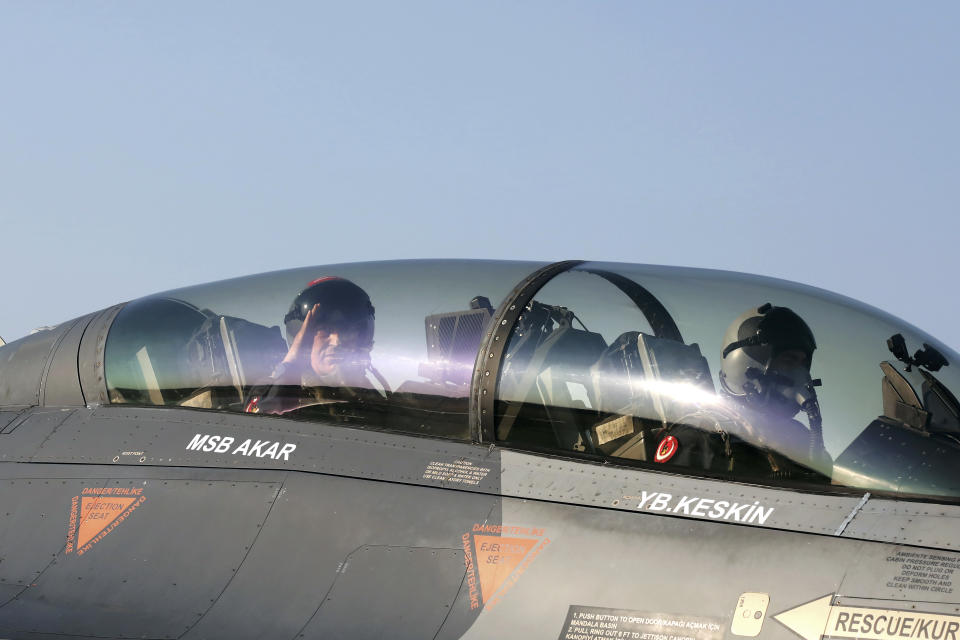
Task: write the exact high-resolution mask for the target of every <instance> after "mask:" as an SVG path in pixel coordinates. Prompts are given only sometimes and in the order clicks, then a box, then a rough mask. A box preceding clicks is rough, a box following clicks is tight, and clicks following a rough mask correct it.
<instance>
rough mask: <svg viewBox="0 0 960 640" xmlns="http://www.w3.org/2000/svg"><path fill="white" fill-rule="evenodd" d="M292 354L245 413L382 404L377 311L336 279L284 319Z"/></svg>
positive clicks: (303, 295) (301, 297) (319, 283)
mask: <svg viewBox="0 0 960 640" xmlns="http://www.w3.org/2000/svg"><path fill="white" fill-rule="evenodd" d="M283 321H284V326H285V327H286V338H287V344H288V345H289V347H290V348H289V350H288V351H287V354H286V356H284V358H283V360H281V361H280V363H279V364H278V365H277V366H276V367H275V368H274V370H273V373H272V375H271V376H270V380H269V381H267V383H265V384H264V385H261V386H259V387H257V388H255V389H254V390H253V392H252V393H251V394H250V396H249V399H248V400H247V402H246V409H245V410H246V412H247V413H271V414H283V413H288V412H291V411H296V410H298V409H303V408H305V407H317V406H327V405H329V407H330V409H331V413H332V414H334V415H335V414H336V413H337V410H336V408H337V407H336V406H337V405H342V404H344V403H351V404H356V403H363V402H364V401H366V400H373V399H384V398H385V397H386V393H387V392H388V389H387V385H386V381H385V380H384V379H383V376H381V375H380V374H379V372H377V371H376V369H374V367H373V365H372V364H371V361H370V351H371V349H373V330H374V308H373V304H372V303H371V302H370V297H369V296H368V295H367V293H366V292H365V291H364V290H363V289H361V288H360V287H359V286H357V285H356V284H354V283H353V282H351V281H349V280H347V279H345V278H339V277H336V276H328V277H324V278H318V279H317V280H314V281H313V282H311V283H310V284H309V285H307V287H306V288H305V289H304V290H303V291H301V292H300V293H299V294H297V297H296V298H294V300H293V303H292V304H291V305H290V310H289V311H288V312H287V315H286V316H285V317H284V319H283Z"/></svg>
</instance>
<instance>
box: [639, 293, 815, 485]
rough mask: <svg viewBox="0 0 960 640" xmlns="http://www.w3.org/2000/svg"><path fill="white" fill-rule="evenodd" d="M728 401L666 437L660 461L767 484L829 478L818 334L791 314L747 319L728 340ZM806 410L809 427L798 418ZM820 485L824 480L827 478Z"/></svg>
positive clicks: (773, 311) (724, 389)
mask: <svg viewBox="0 0 960 640" xmlns="http://www.w3.org/2000/svg"><path fill="white" fill-rule="evenodd" d="M723 345H724V346H723V353H722V357H723V362H722V365H721V372H720V389H721V399H723V400H725V402H722V403H720V404H719V405H718V407H713V408H711V409H710V411H709V418H707V417H706V414H707V412H700V414H698V416H696V419H692V420H691V419H684V420H682V421H680V422H679V423H678V424H675V425H671V426H670V427H668V428H667V429H665V430H664V433H663V434H662V436H661V438H660V441H659V443H658V446H657V449H656V452H655V456H654V459H655V460H656V461H657V462H668V461H671V460H670V459H671V458H672V462H673V463H674V464H680V465H685V466H692V467H699V468H703V469H706V470H711V471H718V472H728V473H737V474H738V475H746V476H749V475H756V476H762V477H781V478H798V479H803V478H808V479H809V478H810V477H812V476H817V471H819V472H820V473H821V474H823V473H826V474H827V475H829V466H830V460H829V456H827V454H826V451H825V450H824V446H823V434H822V420H821V417H820V407H819V403H818V401H817V395H816V392H815V391H814V387H816V386H818V385H819V384H820V381H819V380H813V379H811V377H810V367H811V364H812V359H813V352H814V351H815V350H816V348H817V344H816V340H815V339H814V336H813V332H812V331H811V330H810V327H809V326H808V325H807V323H806V322H804V320H803V318H801V317H800V316H799V315H797V314H796V313H795V312H794V311H792V310H791V309H789V308H787V307H775V306H773V305H772V304H769V303H767V304H764V305H762V306H760V307H757V308H752V309H749V310H748V311H746V312H744V313H743V314H741V315H740V316H739V317H738V318H737V319H736V320H734V321H733V323H732V324H731V325H730V327H729V328H728V329H727V332H726V334H725V336H724V341H723ZM801 411H803V412H804V413H805V414H806V416H807V422H808V423H809V427H808V426H804V425H803V424H802V423H801V422H799V421H797V420H796V419H795V416H796V415H797V414H798V413H800V412H801ZM818 479H822V476H819V477H818Z"/></svg>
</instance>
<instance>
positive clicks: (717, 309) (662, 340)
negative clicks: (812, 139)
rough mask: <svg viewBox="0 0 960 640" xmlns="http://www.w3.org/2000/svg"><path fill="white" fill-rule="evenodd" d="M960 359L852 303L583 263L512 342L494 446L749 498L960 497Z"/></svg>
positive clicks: (743, 281)
mask: <svg viewBox="0 0 960 640" xmlns="http://www.w3.org/2000/svg"><path fill="white" fill-rule="evenodd" d="M958 388H960V356H958V355H957V354H956V353H955V352H954V351H953V350H951V349H950V348H948V347H946V346H945V345H943V344H941V343H940V342H938V341H937V340H935V339H934V338H932V337H931V336H929V335H926V334H924V333H923V332H922V331H920V330H918V329H916V328H914V327H912V326H910V325H908V324H907V323H905V322H903V321H900V320H898V319H896V318H894V317H893V316H890V315H889V314H886V313H883V312H881V311H878V310H876V309H873V308H870V307H868V306H866V305H863V304H860V303H857V302H855V301H853V300H850V299H848V298H844V297H842V296H838V295H835V294H831V293H828V292H825V291H822V290H819V289H814V288H810V287H804V286H801V285H797V284H793V283H788V282H783V281H778V280H773V279H769V278H761V277H755V276H747V275H742V274H735V273H728V272H714V271H706V270H697V269H681V268H669V267H650V266H636V265H623V264H603V263H585V264H582V265H580V266H579V267H577V268H574V269H572V270H570V271H567V272H565V273H562V274H560V275H558V276H556V277H555V278H553V279H552V280H551V281H549V282H548V283H547V284H546V285H545V286H544V287H543V288H542V289H541V290H540V291H539V292H538V293H537V294H536V295H535V297H534V299H533V300H532V301H531V302H530V304H528V305H527V307H526V309H525V310H524V313H523V314H522V316H521V317H520V319H519V320H518V321H517V324H516V326H515V327H514V329H513V331H512V333H511V336H510V338H509V341H508V346H507V349H506V351H505V355H504V359H503V364H502V367H501V372H500V379H499V385H498V396H497V397H498V402H497V405H496V425H495V426H496V435H497V438H498V439H499V440H501V441H503V442H508V443H512V444H515V445H519V446H527V447H533V448H537V449H548V450H555V451H567V452H584V453H589V454H594V455H599V456H603V457H605V458H609V459H611V460H632V461H638V462H640V463H644V464H648V465H651V466H653V467H655V468H658V469H662V470H665V471H679V472H688V473H694V474H701V473H702V474H706V475H719V476H723V477H728V478H732V479H735V480H742V481H745V482H751V483H771V484H781V483H801V484H812V485H818V486H823V487H829V486H844V487H855V488H861V489H867V490H873V491H885V492H893V493H899V494H909V495H920V496H958V495H960V471H958V468H960V465H958V464H957V462H958V460H960V406H958V403H957V400H956V395H955V394H956V391H957V389H958Z"/></svg>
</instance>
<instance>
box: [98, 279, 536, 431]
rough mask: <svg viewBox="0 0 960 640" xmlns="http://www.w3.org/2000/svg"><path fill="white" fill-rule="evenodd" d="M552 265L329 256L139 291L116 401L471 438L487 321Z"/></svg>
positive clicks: (120, 350)
mask: <svg viewBox="0 0 960 640" xmlns="http://www.w3.org/2000/svg"><path fill="white" fill-rule="evenodd" d="M540 266H541V265H540V264H537V263H522V262H485V261H404V262H378V263H359V264H347V265H331V266H319V267H310V268H303V269H295V270H290V271H281V272H275V273H268V274H262V275H257V276H250V277H245V278H237V279H234V280H227V281H223V282H216V283H212V284H206V285H200V286H196V287H189V288H185V289H178V290H175V291H169V292H166V293H162V294H158V295H155V296H150V297H148V298H144V299H141V300H137V301H134V302H131V303H130V304H128V305H127V306H126V307H125V308H124V309H123V310H122V311H121V312H120V313H119V315H118V316H117V318H116V320H115V321H114V323H113V326H112V327H111V329H110V333H109V335H108V337H107V344H106V356H105V358H106V367H105V370H106V379H107V386H108V389H109V397H110V401H111V402H112V403H117V404H138V405H163V406H180V407H190V408H196V409H210V410H219V411H233V412H243V413H249V414H258V415H275V416H283V417H289V418H296V419H303V420H317V421H330V420H334V421H336V422H343V423H349V424H356V425H361V426H369V427H373V428H382V429H389V430H397V431H403V432H408V433H419V434H426V435H434V436H440V437H448V438H456V439H468V438H469V428H468V419H467V412H468V404H469V403H468V396H469V390H470V381H471V376H472V372H473V366H474V361H475V359H476V354H477V350H478V348H479V344H480V340H481V337H482V335H483V332H484V330H485V328H486V324H487V322H488V321H489V320H490V318H491V316H492V315H493V313H494V309H495V308H496V306H497V305H498V304H500V302H501V301H502V299H503V298H504V297H505V296H506V295H507V293H508V292H509V291H510V290H511V289H512V288H513V287H514V286H515V284H516V283H517V282H519V281H520V280H522V279H523V278H524V277H526V276H527V275H528V274H529V273H530V272H532V271H534V270H536V269H537V268H539V267H540Z"/></svg>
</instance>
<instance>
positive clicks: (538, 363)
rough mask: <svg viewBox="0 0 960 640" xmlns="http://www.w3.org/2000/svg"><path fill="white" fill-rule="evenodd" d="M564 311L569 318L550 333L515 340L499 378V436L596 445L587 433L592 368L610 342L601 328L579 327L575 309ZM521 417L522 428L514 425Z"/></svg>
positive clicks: (592, 413) (591, 417) (563, 445)
mask: <svg viewBox="0 0 960 640" xmlns="http://www.w3.org/2000/svg"><path fill="white" fill-rule="evenodd" d="M560 309H561V308H555V310H557V311H559V310H560ZM562 311H563V312H566V315H565V317H564V318H563V319H561V320H560V321H559V323H558V324H557V326H556V327H555V328H553V329H552V330H551V331H549V332H547V333H546V337H543V338H542V339H541V340H539V341H520V342H519V343H518V344H515V345H511V347H512V348H511V349H510V352H509V353H508V354H507V356H506V358H505V368H504V373H503V376H502V377H501V379H500V394H499V397H500V398H501V399H503V400H505V402H504V403H503V405H502V408H501V409H500V410H498V413H500V415H499V421H498V424H497V439H498V440H508V441H511V442H514V443H523V444H528V445H533V446H544V447H549V448H557V447H559V448H560V449H562V450H567V451H570V450H588V451H592V450H593V448H592V446H591V445H590V444H589V443H588V442H585V441H584V437H583V436H584V432H585V429H586V428H587V427H588V426H589V425H590V424H593V423H594V422H596V404H595V399H594V398H593V397H592V390H591V385H590V379H589V372H590V367H591V366H592V365H593V364H594V363H595V362H596V361H597V359H598V358H599V357H600V356H601V354H603V352H604V350H605V349H606V348H607V343H606V341H605V340H604V339H603V336H601V335H600V334H599V333H593V332H591V331H587V330H586V329H575V328H574V327H573V326H571V322H572V320H573V314H572V313H570V312H567V311H566V310H565V309H563V310H562ZM531 345H533V348H531ZM527 354H529V355H527ZM518 422H522V423H523V428H522V429H516V430H514V429H513V428H514V426H515V425H516V424H517V423H518Z"/></svg>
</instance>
